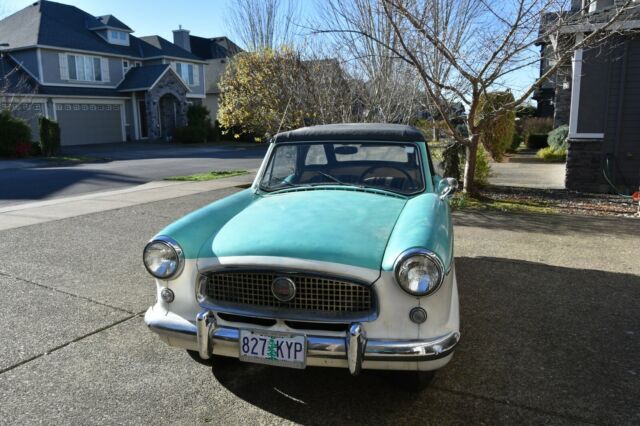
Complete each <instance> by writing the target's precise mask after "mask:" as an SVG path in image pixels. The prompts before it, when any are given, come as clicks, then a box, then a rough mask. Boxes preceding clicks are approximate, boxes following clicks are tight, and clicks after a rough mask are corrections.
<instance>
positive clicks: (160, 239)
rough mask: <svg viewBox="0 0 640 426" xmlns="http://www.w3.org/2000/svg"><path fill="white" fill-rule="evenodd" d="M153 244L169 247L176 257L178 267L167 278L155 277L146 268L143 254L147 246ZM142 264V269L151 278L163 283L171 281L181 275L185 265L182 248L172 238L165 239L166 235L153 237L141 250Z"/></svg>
mask: <svg viewBox="0 0 640 426" xmlns="http://www.w3.org/2000/svg"><path fill="white" fill-rule="evenodd" d="M155 242H161V243H163V244H164V245H166V246H168V247H170V248H171V249H173V251H174V252H175V253H176V255H177V256H178V267H177V268H176V271H175V272H174V273H173V274H172V275H169V276H168V277H157V276H155V275H154V274H153V273H152V272H151V271H150V270H149V268H148V267H147V264H146V263H144V252H145V251H146V250H147V247H148V246H149V244H151V243H155ZM142 264H143V265H144V268H145V269H146V270H147V272H148V273H149V274H150V275H151V276H152V277H154V278H157V279H159V280H163V281H168V280H173V279H176V278H178V277H179V276H180V274H181V273H182V270H183V269H184V264H185V259H184V251H182V247H180V244H178V242H177V241H176V240H174V239H173V238H171V237H167V236H166V235H157V236H155V237H153V238H152V239H151V240H149V242H148V243H147V244H146V245H145V246H144V249H143V250H142Z"/></svg>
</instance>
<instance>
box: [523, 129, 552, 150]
mask: <svg viewBox="0 0 640 426" xmlns="http://www.w3.org/2000/svg"><path fill="white" fill-rule="evenodd" d="M547 146H548V145H547V134H546V133H542V134H540V133H533V134H529V135H527V148H529V149H540V148H545V147H547Z"/></svg>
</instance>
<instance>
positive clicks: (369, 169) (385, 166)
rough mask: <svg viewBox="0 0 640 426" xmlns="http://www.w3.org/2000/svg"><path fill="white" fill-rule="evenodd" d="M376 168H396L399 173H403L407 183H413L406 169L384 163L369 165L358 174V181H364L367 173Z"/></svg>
mask: <svg viewBox="0 0 640 426" xmlns="http://www.w3.org/2000/svg"><path fill="white" fill-rule="evenodd" d="M378 169H393V170H397V171H399V172H400V173H401V174H403V175H404V177H405V178H406V180H407V183H413V178H412V177H411V175H410V174H409V173H407V171H406V170H404V169H401V168H400V167H399V166H392V165H384V166H371V167H369V168H368V169H367V170H365V171H364V172H363V173H362V174H361V175H360V182H364V180H365V178H366V176H367V175H369V174H371V172H372V171H374V170H378ZM374 177H381V176H374Z"/></svg>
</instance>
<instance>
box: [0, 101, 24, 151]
mask: <svg viewBox="0 0 640 426" xmlns="http://www.w3.org/2000/svg"><path fill="white" fill-rule="evenodd" d="M30 148H31V129H30V128H29V125H28V124H27V122H26V121H24V120H22V119H19V118H16V117H14V116H13V115H11V112H10V111H9V110H4V111H2V112H0V156H2V157H26V156H27V155H29V149H30Z"/></svg>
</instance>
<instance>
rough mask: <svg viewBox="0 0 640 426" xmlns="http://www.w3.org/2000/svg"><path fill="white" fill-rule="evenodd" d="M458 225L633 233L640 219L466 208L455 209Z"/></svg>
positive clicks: (551, 231)
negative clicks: (462, 209)
mask: <svg viewBox="0 0 640 426" xmlns="http://www.w3.org/2000/svg"><path fill="white" fill-rule="evenodd" d="M453 218H454V222H455V225H456V226H471V227H479V228H484V229H496V230H506V231H511V232H522V233H530V232H536V233H542V234H550V235H571V234H581V233H584V234H591V235H593V234H603V235H624V236H629V235H633V233H634V232H635V230H636V229H637V227H638V220H637V219H633V218H623V217H602V216H580V215H564V214H535V213H530V214H527V213H505V212H491V211H479V210H464V211H457V212H454V213H453Z"/></svg>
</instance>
